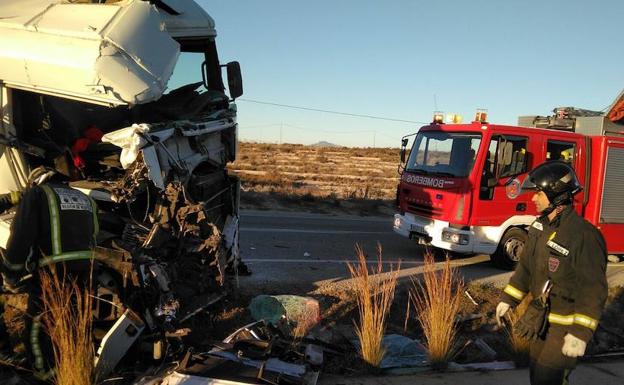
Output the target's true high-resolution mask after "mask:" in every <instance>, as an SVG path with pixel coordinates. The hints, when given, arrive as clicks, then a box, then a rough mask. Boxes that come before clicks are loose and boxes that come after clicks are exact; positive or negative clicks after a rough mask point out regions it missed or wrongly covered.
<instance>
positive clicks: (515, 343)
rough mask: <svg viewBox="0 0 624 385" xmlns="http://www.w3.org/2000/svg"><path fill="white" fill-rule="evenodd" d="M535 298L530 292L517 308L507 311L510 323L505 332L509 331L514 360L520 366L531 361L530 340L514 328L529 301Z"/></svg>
mask: <svg viewBox="0 0 624 385" xmlns="http://www.w3.org/2000/svg"><path fill="white" fill-rule="evenodd" d="M532 300H533V297H532V296H531V294H530V293H529V295H527V296H526V297H525V298H524V300H523V301H522V302H520V304H519V305H518V306H516V308H515V309H513V310H510V311H509V312H507V314H508V315H509V321H510V325H509V327H506V328H505V332H506V333H507V337H508V338H509V345H510V347H511V352H512V354H513V358H514V361H515V362H516V364H518V366H526V365H528V361H529V340H527V339H526V338H523V337H520V336H519V335H518V334H517V333H515V331H514V328H515V326H516V322H518V320H519V319H520V317H522V315H523V314H524V312H525V311H526V309H527V307H528V306H529V303H530V302H531V301H532Z"/></svg>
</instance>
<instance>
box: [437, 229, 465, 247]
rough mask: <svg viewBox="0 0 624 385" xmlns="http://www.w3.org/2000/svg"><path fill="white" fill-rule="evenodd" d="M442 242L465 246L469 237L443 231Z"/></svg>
mask: <svg viewBox="0 0 624 385" xmlns="http://www.w3.org/2000/svg"><path fill="white" fill-rule="evenodd" d="M442 240H443V241H445V242H450V243H454V244H456V245H467V244H468V242H469V240H470V237H469V235H468V234H459V233H455V232H450V231H443V232H442Z"/></svg>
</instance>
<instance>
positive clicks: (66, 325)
mask: <svg viewBox="0 0 624 385" xmlns="http://www.w3.org/2000/svg"><path fill="white" fill-rule="evenodd" d="M64 278H65V277H59V276H58V273H57V272H56V270H55V269H51V271H50V272H42V273H41V288H42V300H43V307H44V313H43V317H42V323H43V325H44V328H45V330H46V331H47V333H48V335H49V336H50V339H51V341H52V347H53V350H54V361H55V364H56V373H55V378H54V383H55V384H57V385H92V384H94V383H95V380H94V367H93V356H94V351H93V338H92V317H93V314H92V313H93V311H92V301H93V300H92V297H91V295H89V293H88V291H85V290H83V289H81V288H80V287H79V286H78V284H77V283H76V281H71V282H69V281H67V280H66V279H64Z"/></svg>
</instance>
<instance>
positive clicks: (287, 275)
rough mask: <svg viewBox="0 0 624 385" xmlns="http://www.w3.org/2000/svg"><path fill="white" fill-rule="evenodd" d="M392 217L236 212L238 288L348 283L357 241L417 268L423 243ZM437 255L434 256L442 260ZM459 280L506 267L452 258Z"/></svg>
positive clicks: (404, 267)
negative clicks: (241, 267)
mask: <svg viewBox="0 0 624 385" xmlns="http://www.w3.org/2000/svg"><path fill="white" fill-rule="evenodd" d="M392 220H393V218H392V217H360V216H346V215H338V216H332V215H325V214H309V213H293V212H279V211H255V210H246V211H243V212H242V213H241V223H240V225H241V227H240V230H241V233H240V247H241V253H242V258H243V261H244V262H245V263H247V264H248V266H249V268H250V269H251V271H252V275H251V276H247V277H240V284H241V285H240V287H241V289H243V290H245V291H247V290H249V291H250V292H263V293H267V294H282V293H297V294H303V293H306V292H310V291H313V290H315V289H318V288H322V287H324V286H328V285H333V286H336V285H338V286H339V285H341V284H343V283H345V284H346V283H348V281H349V273H348V270H347V266H346V263H347V262H354V261H355V255H356V254H355V245H356V244H359V245H360V246H361V247H362V248H363V250H364V252H365V253H366V255H367V259H368V260H370V261H372V262H375V261H376V256H377V245H378V244H379V245H381V247H382V250H383V251H382V255H383V261H384V266H385V267H386V268H388V267H390V265H394V266H396V265H397V263H398V262H399V261H400V262H401V277H402V279H404V280H409V278H410V277H415V276H418V275H419V274H420V273H421V272H422V265H423V262H422V261H423V255H424V253H425V248H424V247H422V246H419V245H418V244H417V243H416V242H414V241H410V240H408V239H406V238H403V237H401V236H399V235H397V234H395V233H394V232H393V231H392ZM443 260H444V256H443V255H438V256H437V257H436V261H443ZM451 263H452V264H453V265H455V266H456V267H458V269H459V271H460V272H461V274H462V276H463V278H464V281H466V282H470V281H474V280H477V281H480V282H492V283H494V284H497V285H501V286H502V285H503V284H504V283H506V282H507V281H508V280H509V276H510V274H511V273H510V272H507V271H504V270H499V269H497V268H494V267H493V266H492V265H491V264H490V263H489V256H487V255H475V256H468V257H463V258H455V259H453V260H452V262H451ZM607 276H608V278H609V282H610V284H611V285H612V286H613V285H624V264H622V263H620V264H609V269H608V271H607Z"/></svg>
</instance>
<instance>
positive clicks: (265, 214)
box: [241, 210, 394, 224]
mask: <svg viewBox="0 0 624 385" xmlns="http://www.w3.org/2000/svg"><path fill="white" fill-rule="evenodd" d="M241 217H242V218H243V220H244V219H245V217H261V218H272V219H274V218H297V219H319V220H328V219H330V220H338V221H353V222H385V223H390V224H391V223H392V220H393V219H394V216H393V215H389V216H387V217H377V216H375V217H371V216H367V217H359V216H355V215H330V214H312V213H300V212H290V211H249V210H242V211H241Z"/></svg>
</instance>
